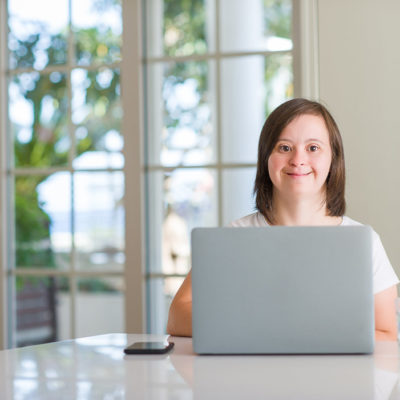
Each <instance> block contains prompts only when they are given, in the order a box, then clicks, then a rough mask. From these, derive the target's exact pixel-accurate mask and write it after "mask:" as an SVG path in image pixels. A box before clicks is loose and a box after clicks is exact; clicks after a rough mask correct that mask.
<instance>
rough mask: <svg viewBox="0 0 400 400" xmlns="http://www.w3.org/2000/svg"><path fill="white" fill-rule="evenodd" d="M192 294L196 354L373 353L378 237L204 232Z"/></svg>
mask: <svg viewBox="0 0 400 400" xmlns="http://www.w3.org/2000/svg"><path fill="white" fill-rule="evenodd" d="M192 292H193V347H194V351H195V352H196V353H200V354H204V353H206V354H213V353H217V354H224V353H226V354H242V353H243V354H257V353H286V354H288V353H289V354H294V353H324V354H327V353H370V352H372V351H373V347H374V312H373V289H372V230H371V228H370V227H367V226H337V227H286V226H276V227H269V228H196V229H194V230H193V231H192Z"/></svg>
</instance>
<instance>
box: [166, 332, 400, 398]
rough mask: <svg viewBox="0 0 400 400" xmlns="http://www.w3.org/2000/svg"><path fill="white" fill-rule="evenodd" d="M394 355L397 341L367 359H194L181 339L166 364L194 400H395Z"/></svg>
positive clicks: (378, 348) (398, 395)
mask: <svg viewBox="0 0 400 400" xmlns="http://www.w3.org/2000/svg"><path fill="white" fill-rule="evenodd" d="M174 339H175V338H171V341H174ZM397 354H398V344H397V342H377V344H376V351H375V353H374V354H373V355H329V356H323V355H268V356H262V355H261V356H260V355H251V356H246V355H241V356H234V355H232V356H229V355H223V356H214V355H202V356H199V355H196V354H194V353H193V348H192V342H191V339H185V340H176V341H175V349H174V351H173V352H172V353H171V355H170V361H171V363H172V365H173V366H174V368H175V369H176V371H177V372H178V373H179V374H180V375H181V377H182V378H183V379H184V381H185V382H186V383H187V384H188V385H189V386H190V387H191V388H192V390H193V394H194V398H195V399H197V398H198V399H203V398H207V399H220V398H232V399H239V398H246V399H249V398H280V399H285V398H324V399H349V398H352V399H353V398H360V399H374V400H388V399H394V398H396V399H397V398H400V388H399V365H398V357H397Z"/></svg>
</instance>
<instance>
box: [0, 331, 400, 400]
mask: <svg viewBox="0 0 400 400" xmlns="http://www.w3.org/2000/svg"><path fill="white" fill-rule="evenodd" d="M165 338H166V336H157V335H134V334H129V335H126V334H109V335H100V336H92V337H87V338H83V339H77V340H71V341H63V342H56V343H50V344H45V345H38V346H30V347H25V348H20V349H12V350H5V351H0V399H29V400H34V399H56V400H61V399H157V400H158V399H192V398H195V399H246V400H248V399H261V398H263V399H363V400H366V399H398V398H399V399H400V386H399V382H398V378H399V353H398V344H397V342H377V344H376V350H375V353H374V354H373V355H350V356H348V355H336V356H335V355H334V356H332V355H329V356H321V355H319V356H305V355H301V356H283V355H279V356H267V355H254V356H197V355H195V354H194V353H193V348H192V341H191V339H187V338H176V337H173V338H171V339H170V340H172V341H174V342H175V348H174V349H173V351H172V352H171V353H169V354H166V355H159V356H157V355H151V356H145V355H140V356H137V355H135V356H126V355H124V353H123V348H124V347H125V346H126V345H127V344H130V343H133V342H134V341H143V340H152V341H156V340H164V339H165Z"/></svg>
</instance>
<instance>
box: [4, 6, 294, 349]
mask: <svg viewBox="0 0 400 400" xmlns="http://www.w3.org/2000/svg"><path fill="white" fill-rule="evenodd" d="M132 3H133V2H129V1H124V2H121V1H120V0H79V1H77V0H58V1H57V2H55V1H52V0H36V1H35V2H32V1H29V0H8V1H2V15H3V17H2V26H1V37H2V41H1V44H2V49H1V52H2V53H1V54H2V66H3V67H4V68H3V69H4V71H5V72H4V73H3V72H2V74H3V75H2V78H1V79H2V85H1V89H2V94H1V96H2V98H3V100H5V101H4V103H5V104H6V107H3V109H2V111H3V112H2V115H1V120H2V125H1V136H2V141H1V145H2V151H1V154H2V159H1V163H2V166H3V168H4V171H5V172H6V173H5V175H4V176H3V177H2V179H3V178H4V183H3V195H2V201H3V203H4V204H3V206H2V207H3V208H2V209H3V211H4V217H5V218H3V220H2V225H3V228H2V229H3V232H4V233H3V243H4V244H5V245H4V251H3V254H2V261H3V262H4V272H5V278H4V285H3V287H4V288H5V289H6V290H5V291H4V293H3V300H4V301H5V302H6V305H5V307H4V310H5V315H4V318H5V320H6V321H7V324H6V326H7V332H6V336H7V342H8V346H22V345H27V344H34V343H43V342H47V341H54V340H63V339H69V338H75V337H82V336H89V335H94V334H100V333H110V332H124V331H126V330H127V326H129V321H127V320H129V318H131V317H132V318H135V317H134V316H132V314H133V313H134V310H133V305H132V304H131V302H130V301H127V297H126V290H127V287H129V279H133V278H132V276H133V275H132V274H130V273H129V270H130V269H136V270H138V271H139V275H138V274H136V276H140V274H141V275H142V276H143V281H142V282H141V284H142V285H143V292H142V293H138V294H137V297H136V301H137V302H139V303H141V302H142V300H143V299H144V300H143V308H144V310H145V311H144V314H145V315H144V317H145V318H144V321H145V322H144V324H143V330H144V331H147V332H151V333H164V332H165V329H166V321H167V314H168V308H169V304H170V302H171V299H172V297H173V296H174V294H175V292H176V290H177V289H178V287H179V285H180V284H181V282H182V281H183V279H184V277H185V276H186V274H187V272H188V271H189V270H190V232H191V229H192V228H193V227H198V226H222V225H226V224H228V223H229V222H230V221H232V220H233V219H236V218H239V217H241V216H243V215H246V214H249V213H251V212H253V210H254V202H253V193H252V190H253V181H254V176H255V165H256V158H257V142H258V136H259V133H260V130H261V127H262V125H263V123H264V120H265V118H266V116H268V113H269V112H270V111H271V110H273V109H274V108H275V107H276V106H277V105H279V104H280V103H282V102H283V101H285V100H287V99H289V98H291V97H293V93H294V77H293V75H294V73H293V57H294V56H293V42H292V25H293V10H292V2H291V0H249V1H245V2H244V1H241V0H190V1H189V0H165V1H162V0H148V1H143V2H136V3H140V5H139V6H137V4H136V6H137V8H136V9H137V10H140V14H139V15H138V14H136V17H137V18H138V20H140V22H141V24H140V35H139V36H138V38H139V39H140V46H139V48H140V54H133V55H132V53H133V50H132V49H131V40H130V38H129V37H127V33H126V31H124V24H125V25H126V24H127V23H128V25H129V29H132V27H131V24H133V25H135V23H136V22H135V20H134V19H133V20H130V19H128V18H127V17H126V16H125V17H124V13H128V12H129V10H126V9H125V8H124V7H126V8H129V7H131V5H132ZM3 11H4V12H5V13H3ZM133 15H135V14H133ZM3 22H4V24H3ZM126 29H128V27H126ZM138 38H132V41H133V40H135V39H138ZM3 55H4V57H3ZM127 57H134V59H135V60H136V61H137V63H138V65H140V68H141V79H142V85H141V89H140V92H139V93H136V94H135V96H134V97H130V94H129V93H130V92H129V91H128V90H127V91H126V93H127V94H126V97H124V96H125V92H124V87H123V85H121V81H124V80H125V82H129V79H131V78H130V76H129V75H130V74H131V73H132V74H134V71H129V70H127V69H123V65H124V60H125V59H126V58H127ZM3 69H2V70H3ZM123 74H125V76H123ZM138 108H140V109H141V110H142V111H141V118H142V121H143V123H142V126H143V130H142V132H138V131H135V129H125V130H124V129H123V127H126V126H127V124H126V122H125V123H124V118H127V117H128V116H129V114H130V113H131V112H132V110H133V109H138ZM132 136H134V137H137V136H140V138H141V139H140V140H141V142H140V143H141V148H140V149H135V152H132V151H131V147H129V146H127V145H126V144H127V143H129V141H130V140H132V139H131V137H132ZM138 154H140V159H141V168H140V170H139V171H136V172H135V173H136V174H140V175H141V176H142V177H143V181H142V182H143V185H142V187H140V188H136V191H137V193H139V194H138V196H140V197H141V198H143V209H142V210H141V211H142V214H143V223H142V225H143V230H142V236H141V243H142V245H143V248H144V251H143V254H144V257H143V264H142V265H139V264H128V263H127V262H126V260H127V259H129V251H133V250H130V247H131V244H130V243H127V236H126V232H127V231H128V230H129V226H127V223H130V224H134V225H135V224H137V225H141V221H132V220H129V219H127V217H126V215H127V214H129V212H130V209H131V208H133V207H137V204H135V203H132V202H129V201H127V198H128V197H127V196H126V193H127V191H128V190H130V189H127V188H128V187H129V183H130V182H131V181H130V176H131V175H130V174H132V173H133V172H132V171H131V170H130V168H129V167H127V166H128V165H129V160H130V159H132V158H135V157H136V158H137V157H138ZM127 221H128V222H127ZM127 271H128V272H127ZM143 293H145V297H143ZM134 296H135V294H133V295H131V296H130V299H132V298H135V297H134ZM131 307H132V312H130V308H131Z"/></svg>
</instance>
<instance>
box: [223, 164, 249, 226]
mask: <svg viewBox="0 0 400 400" xmlns="http://www.w3.org/2000/svg"><path fill="white" fill-rule="evenodd" d="M255 177H256V169H255V168H235V169H233V168H232V169H226V170H224V171H223V172H222V184H223V207H222V209H223V224H224V226H226V225H228V224H229V223H230V222H232V221H234V220H235V219H238V218H240V217H244V216H245V215H248V214H251V213H253V212H254V211H255V209H254V207H255V199H254V196H253V189H254V179H255Z"/></svg>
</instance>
